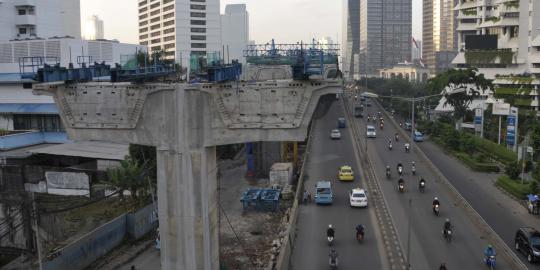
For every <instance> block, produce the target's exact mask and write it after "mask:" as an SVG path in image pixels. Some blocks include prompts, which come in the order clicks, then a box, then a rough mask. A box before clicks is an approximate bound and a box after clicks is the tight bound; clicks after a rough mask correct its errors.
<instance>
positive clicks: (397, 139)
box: [394, 132, 399, 142]
mask: <svg viewBox="0 0 540 270" xmlns="http://www.w3.org/2000/svg"><path fill="white" fill-rule="evenodd" d="M394 138H395V140H396V142H397V141H399V135H398V133H397V132H396V133H394Z"/></svg>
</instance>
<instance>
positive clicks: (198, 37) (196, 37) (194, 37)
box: [191, 36, 206, 40]
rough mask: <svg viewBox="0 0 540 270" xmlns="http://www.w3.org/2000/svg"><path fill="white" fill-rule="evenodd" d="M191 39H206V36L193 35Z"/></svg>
mask: <svg viewBox="0 0 540 270" xmlns="http://www.w3.org/2000/svg"><path fill="white" fill-rule="evenodd" d="M191 40H206V36H191Z"/></svg>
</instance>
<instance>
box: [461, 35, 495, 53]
mask: <svg viewBox="0 0 540 270" xmlns="http://www.w3.org/2000/svg"><path fill="white" fill-rule="evenodd" d="M465 49H466V50H496V49H497V35H466V36H465Z"/></svg>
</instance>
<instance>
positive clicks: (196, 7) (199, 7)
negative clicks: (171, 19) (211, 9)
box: [190, 5, 206, 10]
mask: <svg viewBox="0 0 540 270" xmlns="http://www.w3.org/2000/svg"><path fill="white" fill-rule="evenodd" d="M190 7H191V9H196V10H206V6H204V5H190Z"/></svg>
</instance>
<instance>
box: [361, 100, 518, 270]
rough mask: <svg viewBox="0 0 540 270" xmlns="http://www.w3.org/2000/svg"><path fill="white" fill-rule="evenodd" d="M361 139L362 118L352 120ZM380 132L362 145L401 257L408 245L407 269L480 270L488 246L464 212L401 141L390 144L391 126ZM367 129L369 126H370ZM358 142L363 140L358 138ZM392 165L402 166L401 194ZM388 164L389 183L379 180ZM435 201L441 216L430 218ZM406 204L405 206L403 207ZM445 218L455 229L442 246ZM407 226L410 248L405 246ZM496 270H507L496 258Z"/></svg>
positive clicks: (426, 167) (387, 180)
mask: <svg viewBox="0 0 540 270" xmlns="http://www.w3.org/2000/svg"><path fill="white" fill-rule="evenodd" d="M377 111H378V110H377V108H375V107H368V108H366V112H367V113H366V116H367V114H371V115H374V114H376V113H377ZM355 121H359V123H360V125H359V126H360V129H361V134H365V127H366V118H364V119H360V118H357V119H356V120H355ZM385 123H386V125H385V127H384V129H383V130H381V129H379V125H378V124H376V125H375V126H376V127H377V138H374V139H367V140H368V154H369V156H370V158H371V161H372V163H373V166H374V169H375V172H376V174H377V176H378V179H379V182H380V185H381V189H382V191H383V193H384V196H385V199H386V201H387V204H388V206H389V209H390V212H391V214H392V217H393V221H394V224H395V226H396V228H397V230H398V234H399V238H400V242H401V243H402V244H403V247H404V250H405V252H407V251H408V250H409V248H408V247H409V246H410V252H408V253H409V254H410V262H411V267H412V269H422V270H423V269H426V270H428V269H438V267H439V265H440V264H441V263H442V262H445V263H446V265H447V266H448V268H449V269H485V268H486V266H485V265H484V264H483V262H482V259H483V250H484V249H485V248H486V246H487V245H488V244H489V243H488V242H486V241H485V240H484V239H482V237H481V232H480V230H479V228H477V227H476V226H475V225H473V223H472V222H471V220H470V219H469V218H468V217H467V216H466V215H465V213H464V212H463V211H462V210H461V209H460V208H458V207H457V206H456V205H455V204H454V203H455V202H454V201H453V199H452V197H451V196H450V193H449V192H448V191H447V190H446V187H445V186H444V185H443V184H441V183H437V182H434V181H432V179H435V174H434V172H433V171H431V169H430V168H429V167H428V166H427V165H426V164H424V163H423V162H421V160H420V158H419V156H418V155H417V154H416V153H415V151H413V150H414V149H412V150H411V151H410V152H409V153H406V152H405V149H404V140H403V138H401V140H400V141H399V142H396V141H395V140H394V136H393V135H394V133H395V132H396V129H395V128H396V127H393V126H392V125H391V124H390V121H385ZM370 125H374V124H373V123H370ZM389 138H391V139H392V141H393V150H391V151H390V150H389V149H388V139H389ZM362 139H364V138H362ZM412 161H415V162H416V171H417V174H416V175H415V176H413V175H412V173H411V162H412ZM398 162H401V163H402V164H403V165H404V171H405V172H404V176H403V178H404V180H405V183H406V184H405V192H404V193H403V194H401V193H399V192H398V190H397V180H398V178H399V177H398V174H397V170H396V166H397V164H398ZM386 165H389V166H390V167H391V171H392V177H391V179H387V178H386V176H385V167H386ZM421 177H423V178H424V179H425V180H426V182H427V184H426V187H427V188H426V192H425V193H420V192H419V190H418V182H419V180H420V178H421ZM435 196H437V197H438V198H439V201H440V202H441V215H440V216H438V217H437V216H435V215H434V214H433V212H432V208H431V205H432V201H433V198H434V197H435ZM409 202H411V204H409ZM446 218H450V220H451V222H452V224H453V225H454V226H455V228H454V231H453V236H454V237H453V240H452V242H451V243H448V242H446V240H445V239H444V237H443V235H442V228H443V224H444V221H445V219H446ZM409 225H410V232H411V233H410V243H409V242H408V241H407V240H408V236H409ZM497 268H498V269H511V268H510V267H509V264H508V262H505V261H503V258H502V257H501V256H499V257H497Z"/></svg>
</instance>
